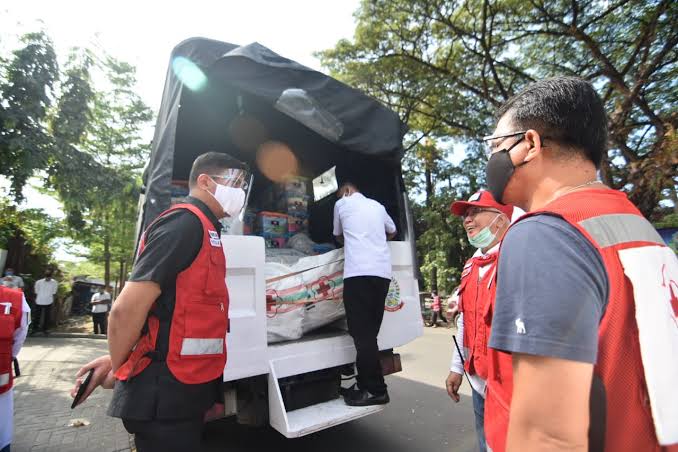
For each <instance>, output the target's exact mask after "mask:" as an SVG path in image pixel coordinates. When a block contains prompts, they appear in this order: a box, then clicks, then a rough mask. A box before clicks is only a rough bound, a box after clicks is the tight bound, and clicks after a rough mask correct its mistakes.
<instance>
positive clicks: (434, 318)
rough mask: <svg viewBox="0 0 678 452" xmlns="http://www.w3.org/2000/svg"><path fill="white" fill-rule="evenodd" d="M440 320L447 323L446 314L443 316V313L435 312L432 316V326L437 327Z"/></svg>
mask: <svg viewBox="0 0 678 452" xmlns="http://www.w3.org/2000/svg"><path fill="white" fill-rule="evenodd" d="M438 319H440V320H442V321H443V322H445V323H447V319H446V318H445V314H443V311H433V313H432V314H431V325H436V324H437V323H438Z"/></svg>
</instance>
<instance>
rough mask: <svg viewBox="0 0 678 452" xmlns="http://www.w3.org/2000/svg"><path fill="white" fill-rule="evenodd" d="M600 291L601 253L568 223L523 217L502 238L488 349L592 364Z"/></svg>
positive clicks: (601, 308) (603, 275) (603, 286)
mask: <svg viewBox="0 0 678 452" xmlns="http://www.w3.org/2000/svg"><path fill="white" fill-rule="evenodd" d="M608 293H609V283H608V276H607V271H606V270H605V266H604V264H603V259H602V256H601V255H600V253H599V252H598V251H597V250H596V248H595V247H594V246H593V244H591V242H589V240H588V239H586V238H585V237H584V236H583V235H582V234H581V233H580V232H579V231H578V230H577V229H576V228H575V227H574V226H572V225H570V224H569V223H567V222H566V221H565V220H563V219H562V218H559V217H555V216H552V215H537V216H533V217H529V218H526V219H524V220H522V221H520V222H518V223H516V224H515V225H514V226H512V227H511V228H510V229H509V231H508V232H507V233H506V236H505V237H504V240H503V242H502V248H501V252H500V255H499V268H498V271H497V295H496V301H495V310H494V316H493V318H492V332H491V336H490V347H492V348H494V349H498V350H503V351H506V352H516V353H525V354H530V355H539V356H549V357H555V358H562V359H569V360H572V361H580V362H586V363H593V364H595V362H596V359H597V353H598V327H599V325H600V321H601V319H602V316H603V314H604V312H605V307H606V305H607V299H608Z"/></svg>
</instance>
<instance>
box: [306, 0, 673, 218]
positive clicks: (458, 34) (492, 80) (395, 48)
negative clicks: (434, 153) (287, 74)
mask: <svg viewBox="0 0 678 452" xmlns="http://www.w3.org/2000/svg"><path fill="white" fill-rule="evenodd" d="M356 17H357V20H358V24H357V28H356V32H355V38H354V40H353V41H347V40H342V41H340V42H339V43H338V44H337V45H336V46H335V48H334V49H330V50H326V51H324V52H320V53H319V55H320V57H321V60H322V63H323V65H324V66H326V67H327V68H329V69H330V70H331V72H332V73H333V74H334V75H336V76H338V77H340V78H342V79H344V80H346V81H347V82H348V83H350V84H352V85H353V86H357V87H359V88H361V89H364V90H366V91H367V92H369V93H370V94H372V95H374V96H375V97H377V98H379V99H381V100H382V101H384V102H385V103H386V104H387V105H389V106H391V107H392V108H394V109H395V110H396V111H398V112H399V113H400V114H401V117H402V118H403V119H404V120H406V121H407V122H408V123H409V124H410V126H411V128H412V129H413V130H415V132H416V133H419V134H420V136H426V135H431V136H439V137H455V138H458V139H462V140H477V139H478V137H480V136H482V135H484V134H486V133H487V132H488V131H490V130H491V128H492V123H493V112H494V110H495V109H496V107H498V106H499V105H501V103H502V102H504V101H505V100H506V99H508V98H509V97H510V96H511V95H512V94H514V93H516V92H517V91H518V90H520V89H521V88H522V87H523V86H525V85H526V84H528V83H529V82H531V81H533V80H535V79H539V78H542V77H547V76H552V75H556V74H566V75H577V76H581V77H583V78H586V79H588V80H591V81H592V82H593V83H594V85H595V86H596V87H597V88H598V90H599V92H600V93H601V95H602V97H603V100H604V101H605V105H606V108H607V111H608V113H609V124H610V138H611V140H610V153H609V157H608V159H607V160H606V161H605V163H604V165H603V168H602V177H603V179H604V180H605V182H606V183H608V184H609V185H611V186H613V187H615V188H620V189H624V190H627V191H629V194H630V197H631V199H632V200H633V201H634V202H635V203H636V205H638V206H639V207H640V209H641V210H642V211H643V213H644V214H645V215H646V216H648V217H653V216H654V214H655V212H656V211H657V210H658V204H659V200H660V199H662V198H663V197H669V198H671V199H676V197H677V196H676V191H677V190H678V181H677V179H676V174H678V171H677V170H678V140H677V139H676V132H675V130H676V126H677V125H678V114H677V112H676V107H675V102H674V99H675V98H676V94H678V86H676V84H675V83H674V80H675V78H676V75H677V69H676V62H677V60H678V51H677V50H676V48H677V46H676V45H677V44H678V4H676V2H671V1H670V0H662V1H659V0H655V1H639V0H616V1H611V2H597V1H596V2H588V1H582V0H573V1H564V0H559V1H549V2H546V1H545V0H530V1H528V2H515V1H511V0H499V1H490V0H467V1H461V2H460V1H454V2H450V1H443V0H364V1H363V3H362V4H361V7H360V9H359V10H358V12H357V13H356Z"/></svg>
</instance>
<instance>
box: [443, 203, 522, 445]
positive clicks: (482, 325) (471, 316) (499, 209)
mask: <svg viewBox="0 0 678 452" xmlns="http://www.w3.org/2000/svg"><path fill="white" fill-rule="evenodd" d="M450 210H451V212H452V214H454V215H458V216H460V217H462V219H463V224H464V229H465V230H466V234H467V238H468V241H469V243H470V244H471V245H473V246H474V247H475V248H477V251H476V252H475V254H474V255H473V257H472V258H471V259H469V260H468V261H467V262H466V264H465V265H464V270H463V271H462V274H461V282H460V284H459V288H458V289H457V293H456V295H457V297H458V300H457V306H458V307H459V312H460V314H459V316H458V317H457V334H456V340H457V344H458V347H459V349H455V350H453V351H452V365H451V369H450V373H449V375H448V377H447V381H446V382H445V386H446V388H447V393H448V394H449V396H450V397H451V398H452V399H453V400H454V401H455V402H459V392H458V391H459V388H460V386H461V383H462V376H463V374H464V372H466V375H467V376H468V379H469V382H470V383H471V390H472V398H473V411H474V412H475V418H476V433H477V436H478V447H479V449H480V452H485V451H486V450H487V446H486V444H485V430H484V426H483V424H484V418H485V381H486V380H487V368H488V367H487V366H488V363H487V343H488V341H489V329H488V325H489V319H488V318H487V316H489V315H491V313H488V312H487V306H489V304H490V303H491V301H492V300H491V299H490V298H491V296H492V292H491V291H490V289H489V286H490V282H491V280H492V278H494V273H495V272H496V266H497V253H498V252H499V244H500V242H501V239H502V238H503V236H504V234H505V233H506V231H507V230H508V227H509V226H510V225H511V219H512V218H513V217H516V216H520V214H521V213H524V212H522V210H520V209H517V208H514V207H513V206H506V205H503V204H499V203H498V202H497V201H495V199H494V197H493V196H492V194H491V193H490V192H489V191H484V190H481V191H479V192H476V193H474V194H473V195H472V196H471V197H470V198H469V199H468V201H457V202H454V203H453V204H452V206H451V207H450ZM460 352H461V353H463V355H464V356H463V358H462V356H461V355H460Z"/></svg>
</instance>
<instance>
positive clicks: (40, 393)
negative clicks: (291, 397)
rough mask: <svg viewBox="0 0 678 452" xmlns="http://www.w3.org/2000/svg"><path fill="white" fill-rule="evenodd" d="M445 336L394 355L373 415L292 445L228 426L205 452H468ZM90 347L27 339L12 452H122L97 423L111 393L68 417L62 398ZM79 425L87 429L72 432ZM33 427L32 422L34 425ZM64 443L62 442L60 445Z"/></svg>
mask: <svg viewBox="0 0 678 452" xmlns="http://www.w3.org/2000/svg"><path fill="white" fill-rule="evenodd" d="M450 335H451V331H450V330H447V329H442V328H439V329H434V330H432V329H426V332H425V334H424V336H423V337H421V338H419V339H418V340H416V341H415V342H413V343H412V344H409V345H408V346H406V347H404V348H401V349H400V350H398V352H400V353H401V356H402V360H403V367H404V370H403V372H402V373H400V374H398V376H397V377H396V376H391V377H388V380H387V382H388V384H389V391H390V394H391V400H392V401H391V403H390V404H389V405H388V406H387V408H386V409H385V410H384V411H383V412H381V413H379V414H376V415H372V416H368V417H366V418H363V419H359V420H357V421H354V422H351V423H349V424H345V425H341V426H338V427H335V428H333V429H330V430H326V431H322V432H319V433H316V434H313V435H309V436H307V437H304V438H299V439H295V440H289V439H285V438H283V437H282V435H280V434H279V433H278V432H276V431H274V430H273V429H272V428H270V427H269V428H248V427H243V426H239V425H237V424H235V422H234V421H233V420H230V419H227V420H223V421H218V422H215V423H212V424H210V426H209V427H208V429H207V431H206V434H205V439H206V450H207V451H208V452H222V451H223V452H226V451H228V452H239V451H250V452H252V451H257V452H258V451H266V450H272V451H275V452H284V451H290V452H311V451H313V452H319V451H322V452H335V451H336V452H339V451H341V452H367V451H369V452H381V451H389V452H412V451H420V452H449V451H459V452H471V451H474V450H476V449H475V433H474V431H473V411H472V405H471V398H470V392H469V388H468V387H464V388H463V389H462V392H463V393H465V394H466V395H465V396H464V397H463V398H462V401H461V402H460V403H459V404H454V403H453V402H452V401H451V400H450V399H449V398H448V397H447V394H446V393H445V390H444V388H443V381H444V378H445V377H446V376H447V372H448V364H449V361H450V356H451V352H452V350H451V348H450ZM105 347H106V343H105V341H100V340H94V339H58V338H48V339H43V338H40V339H29V341H27V343H26V346H25V348H24V350H23V351H22V353H21V355H20V359H21V360H22V363H23V368H24V369H25V372H24V375H25V377H21V379H19V380H23V381H19V383H18V384H17V394H16V395H17V397H16V413H17V414H16V421H17V422H16V424H17V425H16V430H17V431H16V440H15V445H13V447H12V450H13V452H17V451H18V452H23V451H38V450H45V451H52V450H57V451H59V450H63V451H93V450H96V451H97V452H108V451H121V450H128V449H127V444H126V440H127V437H126V435H125V432H124V430H122V425H121V423H120V422H119V421H118V420H116V419H111V418H107V417H105V415H104V412H105V407H106V405H107V403H108V400H109V397H110V392H109V391H98V394H97V393H95V395H94V396H93V397H95V398H92V399H91V400H88V401H87V403H86V405H85V406H83V408H79V409H76V410H74V411H73V412H71V411H70V410H69V409H67V408H64V407H65V406H67V404H68V396H67V394H65V391H66V390H67V388H68V387H69V385H70V379H71V378H72V375H73V374H74V373H75V371H76V370H77V368H78V367H79V366H80V365H81V364H82V363H85V362H87V360H89V359H90V358H92V357H94V356H97V355H99V354H100V353H101V352H102V351H103V350H105ZM78 417H82V418H85V419H87V420H89V421H90V422H91V425H90V426H87V427H80V428H79V429H74V428H72V427H68V423H69V422H70V420H72V419H74V418H78ZM36 419H37V421H36ZM64 438H65V439H64Z"/></svg>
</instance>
